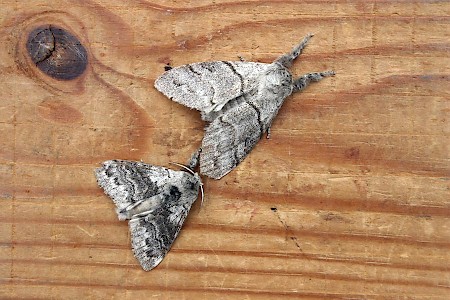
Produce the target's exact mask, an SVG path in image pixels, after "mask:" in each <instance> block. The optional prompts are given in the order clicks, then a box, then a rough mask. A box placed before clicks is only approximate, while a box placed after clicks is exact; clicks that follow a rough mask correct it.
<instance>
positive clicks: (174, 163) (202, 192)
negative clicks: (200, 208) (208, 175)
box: [169, 162, 205, 205]
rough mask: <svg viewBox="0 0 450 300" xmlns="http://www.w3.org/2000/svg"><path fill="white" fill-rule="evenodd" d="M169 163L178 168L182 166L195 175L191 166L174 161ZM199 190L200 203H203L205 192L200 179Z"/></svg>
mask: <svg viewBox="0 0 450 300" xmlns="http://www.w3.org/2000/svg"><path fill="white" fill-rule="evenodd" d="M169 164H172V165H175V166H178V167H180V168H183V169H185V170H186V171H188V172H189V173H191V174H192V175H195V172H194V171H192V170H191V168H188V167H186V166H185V165H182V164H179V163H176V162H169ZM200 191H201V194H202V201H201V204H202V205H203V200H204V199H205V192H204V191H203V183H202V182H201V181H200Z"/></svg>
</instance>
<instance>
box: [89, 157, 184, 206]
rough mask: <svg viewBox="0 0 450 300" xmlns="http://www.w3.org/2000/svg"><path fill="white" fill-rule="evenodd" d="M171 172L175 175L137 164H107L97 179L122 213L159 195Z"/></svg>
mask: <svg viewBox="0 0 450 300" xmlns="http://www.w3.org/2000/svg"><path fill="white" fill-rule="evenodd" d="M171 172H175V171H172V170H169V169H166V168H163V167H157V166H153V165H149V164H145V163H141V162H136V161H126V160H108V161H105V162H103V163H102V166H101V167H100V168H98V169H96V170H95V175H96V177H97V182H98V185H99V186H100V187H101V188H103V190H104V191H105V194H106V195H108V196H109V197H110V198H111V199H112V200H113V202H114V204H115V205H116V207H117V212H118V213H119V212H120V211H123V210H126V209H127V208H128V207H130V206H133V205H135V204H136V203H138V202H140V201H142V200H144V199H149V198H151V197H152V196H154V195H157V194H159V193H160V192H161V189H162V187H163V186H164V185H165V184H166V183H167V181H168V180H169V176H170V173H171ZM155 205H157V204H156V203H155Z"/></svg>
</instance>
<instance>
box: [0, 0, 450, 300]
mask: <svg viewBox="0 0 450 300" xmlns="http://www.w3.org/2000/svg"><path fill="white" fill-rule="evenodd" d="M449 13H450V3H449V2H448V1H421V0H418V1H389V0H383V1H363V0H349V1H347V0H346V1H342V0H336V1H330V0H309V1H276V0H270V1H269V0H268V1H230V0H228V1H226V0H216V1H211V0H200V1H188V0H177V1H162V0H159V1H158V0H152V1H145V0H132V1H116V0H95V1H89V0H81V1H48V0H34V1H32V2H25V1H12V0H4V1H3V4H2V6H1V8H0V32H1V35H0V39H1V44H2V47H1V48H0V70H1V72H0V77H1V80H0V136H1V137H2V138H1V139H0V182H1V185H0V198H1V202H2V204H3V206H2V209H1V210H0V298H8V299H10V298H42V299H48V298H66V299H71V298H77V299H80V298H82V299H99V298H102V299H106V298H121V299H123V298H127V299H128V298H130V299H131V298H135V299H139V298H151V297H153V298H162V299H180V298H181V299H211V298H219V299H242V298H246V299H282V298H286V299H288V298H300V297H301V298H309V299H318V298H327V299H329V298H337V299H344V298H345V299H348V298H356V299H362V298H364V299H399V298H415V299H446V298H448V295H449V293H450V264H449V261H450V255H449V253H450V251H449V250H450V230H449V227H450V218H449V217H450V202H449V201H450V192H449V177H450V166H449V158H450V157H449V128H450V127H449V111H450V106H449V96H450V88H449V86H450V85H449V79H450V60H449V49H450V44H449V40H450V31H449V30H448V28H449V23H450V17H449ZM50 24H52V25H55V26H58V27H60V28H64V29H65V30H68V32H70V33H71V34H73V35H74V36H76V37H77V39H78V40H79V41H80V42H81V43H82V44H83V46H84V47H85V48H86V50H87V53H88V65H87V69H86V71H85V72H84V73H83V74H82V75H81V76H80V77H77V78H75V79H73V80H56V79H53V78H51V77H49V76H47V75H45V74H44V73H42V72H41V71H40V70H39V69H38V68H37V67H36V65H34V64H33V62H32V60H31V58H30V57H29V55H28V53H27V50H26V41H27V38H28V34H29V33H30V32H31V31H32V30H33V29H34V28H36V27H38V26H43V25H50ZM308 32H314V33H315V34H316V36H315V37H314V39H313V40H312V41H311V43H310V45H309V46H308V48H307V49H306V50H305V53H304V54H303V55H302V57H301V60H300V61H299V62H297V63H295V64H294V66H293V72H294V73H295V74H303V73H306V72H309V71H321V70H326V69H334V70H335V71H336V72H337V76H335V77H334V78H331V79H326V80H324V81H322V82H321V83H320V84H316V85H313V86H311V87H310V88H308V89H307V90H306V91H305V92H303V93H301V94H296V95H294V96H292V97H290V98H289V99H288V100H287V101H286V103H285V105H284V106H283V108H282V109H281V111H280V113H279V115H278V117H277V119H276V120H275V122H274V124H273V127H272V135H271V139H270V140H262V141H261V142H260V143H259V144H258V145H257V147H256V148H255V149H254V150H253V152H252V153H251V155H250V156H248V157H247V158H246V159H245V161H244V162H243V163H242V164H241V165H240V166H239V167H238V168H237V169H235V170H234V171H233V172H232V173H230V174H229V175H227V176H226V177H225V178H223V179H222V180H220V181H214V180H208V179H206V178H205V179H204V181H205V182H204V184H205V192H206V202H205V203H204V205H203V206H201V207H200V204H199V203H197V204H196V205H195V207H194V208H193V210H192V213H191V214H190V216H189V217H188V220H187V222H186V224H185V226H184V229H183V231H182V232H181V235H180V237H179V238H178V240H177V241H176V243H175V244H174V247H173V249H172V251H171V252H170V253H169V254H168V256H167V257H166V259H165V260H164V261H163V262H162V264H161V265H160V266H159V267H157V268H156V269H155V270H153V271H151V272H148V273H146V272H144V271H142V270H141V269H140V267H139V266H138V264H137V262H136V261H135V259H134V257H133V256H132V253H131V250H130V241H129V235H128V228H127V224H126V223H124V222H119V221H118V220H117V217H116V215H115V212H114V208H113V204H112V202H111V201H110V200H109V199H108V198H107V197H106V196H104V195H103V193H102V191H101V190H100V189H99V188H98V187H97V185H96V183H95V179H94V176H93V169H94V168H95V167H96V166H97V165H98V163H99V162H101V161H103V160H107V159H113V158H120V159H134V160H140V159H142V160H144V161H146V162H149V163H153V164H157V165H165V166H167V165H168V163H169V162H170V161H176V162H181V163H183V162H185V161H186V160H187V159H188V158H189V156H190V154H191V153H192V152H193V151H194V149H196V148H197V147H198V145H199V144H200V141H201V138H202V134H203V126H204V124H203V122H202V121H201V119H200V116H199V114H198V113H197V112H196V111H191V110H189V109H186V108H184V107H182V106H181V105H178V104H175V103H172V102H171V101H169V100H168V99H166V98H165V97H164V96H163V95H161V94H160V93H158V92H157V91H156V90H155V89H154V88H153V82H154V80H155V78H156V77H157V76H159V75H160V74H161V73H162V72H163V71H164V65H165V64H166V63H170V64H171V65H173V66H177V65H181V64H186V63H191V62H197V61H205V60H236V59H237V56H238V55H241V56H243V57H245V58H246V59H247V60H252V61H260V62H270V61H272V60H273V59H274V58H276V57H277V56H278V55H279V54H281V53H284V52H286V51H288V50H289V49H290V48H291V46H292V45H294V44H295V43H296V42H297V41H299V40H300V39H301V38H302V37H303V36H304V35H305V34H307V33H308Z"/></svg>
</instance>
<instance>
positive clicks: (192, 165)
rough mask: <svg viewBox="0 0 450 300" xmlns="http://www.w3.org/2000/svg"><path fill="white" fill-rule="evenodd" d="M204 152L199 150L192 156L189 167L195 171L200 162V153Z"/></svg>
mask: <svg viewBox="0 0 450 300" xmlns="http://www.w3.org/2000/svg"><path fill="white" fill-rule="evenodd" d="M201 152H202V148H198V149H197V150H196V151H195V152H194V153H193V154H192V156H191V158H190V159H189V162H188V167H189V169H191V170H194V169H195V168H196V167H197V166H198V163H199V161H200V153H201Z"/></svg>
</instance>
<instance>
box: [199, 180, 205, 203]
mask: <svg viewBox="0 0 450 300" xmlns="http://www.w3.org/2000/svg"><path fill="white" fill-rule="evenodd" d="M200 192H201V194H202V200H201V202H200V206H203V200H204V199H205V192H204V191H203V183H202V182H200Z"/></svg>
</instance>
